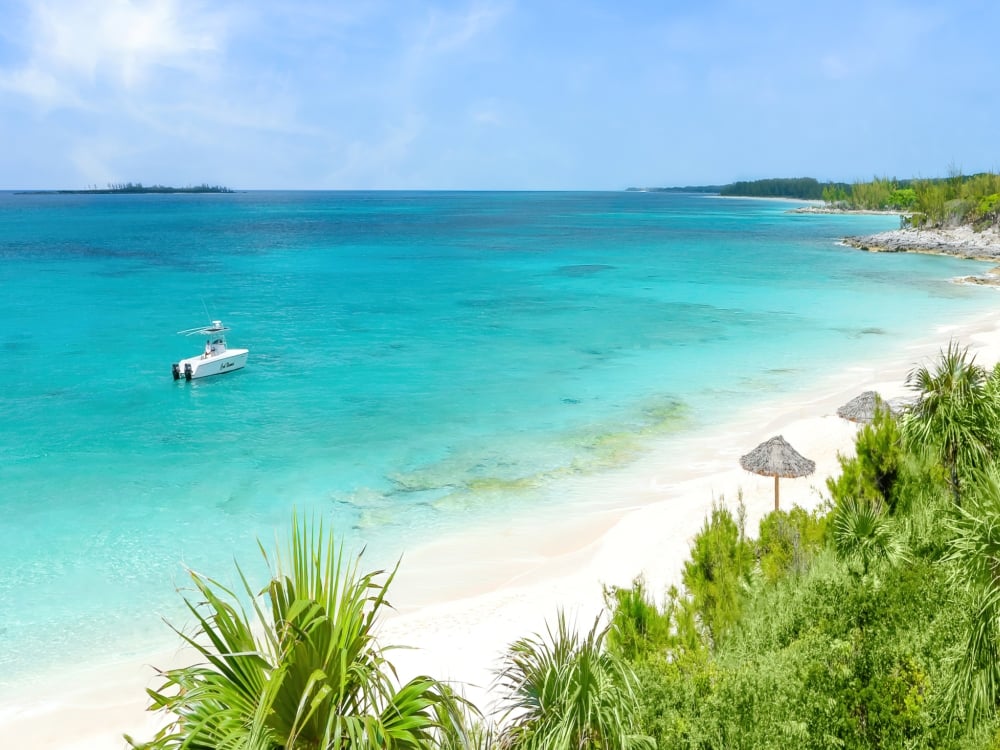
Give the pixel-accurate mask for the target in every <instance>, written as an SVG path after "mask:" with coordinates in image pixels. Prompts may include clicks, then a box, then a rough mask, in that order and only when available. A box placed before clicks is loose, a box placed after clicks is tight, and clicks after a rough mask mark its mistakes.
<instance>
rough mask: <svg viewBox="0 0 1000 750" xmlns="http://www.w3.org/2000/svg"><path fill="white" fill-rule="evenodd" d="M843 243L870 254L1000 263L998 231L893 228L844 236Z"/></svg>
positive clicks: (955, 228)
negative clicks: (921, 255) (921, 254)
mask: <svg viewBox="0 0 1000 750" xmlns="http://www.w3.org/2000/svg"><path fill="white" fill-rule="evenodd" d="M844 244H846V245H850V246H851V247H856V248H858V249H859V250H865V251H867V252H871V253H929V254H933V255H952V256H955V257H957V258H969V259H972V260H1000V231H998V230H997V229H996V228H995V227H994V228H991V229H985V230H983V231H981V232H977V231H975V230H974V229H973V228H972V227H971V226H959V227H947V228H943V229H894V230H892V231H890V232H879V233H878V234H870V235H866V236H862V237H845V238H844Z"/></svg>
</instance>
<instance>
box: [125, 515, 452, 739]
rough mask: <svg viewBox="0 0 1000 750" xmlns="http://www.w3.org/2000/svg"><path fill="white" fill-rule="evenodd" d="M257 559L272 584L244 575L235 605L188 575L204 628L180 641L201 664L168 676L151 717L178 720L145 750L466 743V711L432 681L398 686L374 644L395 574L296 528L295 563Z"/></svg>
mask: <svg viewBox="0 0 1000 750" xmlns="http://www.w3.org/2000/svg"><path fill="white" fill-rule="evenodd" d="M261 552H262V554H263V557H264V560H265V562H266V564H267V566H268V569H269V570H270V571H271V580H270V582H269V583H268V585H267V587H266V588H265V589H264V590H263V591H261V592H259V593H257V592H256V591H255V590H254V589H253V587H252V586H251V585H250V583H249V581H248V580H247V578H246V576H244V574H243V571H242V570H241V569H240V568H239V567H238V566H237V572H238V575H239V580H240V582H241V587H242V590H241V592H240V594H239V595H237V594H236V593H235V592H233V591H231V590H229V589H227V588H226V587H224V586H222V585H221V584H219V583H218V582H217V581H214V580H212V579H209V578H206V577H203V576H201V575H199V574H198V573H194V572H192V573H191V578H192V581H193V582H194V585H195V589H196V590H197V592H198V594H199V599H200V601H199V603H198V604H194V603H192V602H191V601H190V600H188V599H186V600H185V601H186V604H187V607H188V610H189V611H190V612H191V614H192V615H193V617H194V619H195V622H196V624H197V629H196V632H195V633H194V634H193V635H186V634H184V633H180V635H181V637H182V638H183V639H184V640H185V641H186V642H187V643H188V644H189V645H190V646H192V647H193V648H194V649H195V651H196V652H197V653H198V654H200V656H201V657H202V659H203V660H204V663H203V664H200V665H196V666H192V667H187V668H182V669H176V670H170V671H167V672H163V673H162V676H163V678H164V682H163V685H162V686H161V687H160V689H158V690H152V691H150V696H151V697H152V699H153V705H152V708H153V709H162V710H164V711H166V712H167V713H168V715H169V716H170V717H171V720H170V722H169V723H168V725H167V726H166V727H165V728H164V729H163V730H162V731H161V732H160V733H159V734H158V735H157V736H156V738H155V739H154V740H153V741H152V742H150V743H148V744H146V745H138V746H139V747H148V748H157V749H160V748H162V749H163V750H166V749H168V748H170V749H173V748H177V749H180V748H191V749H192V750H201V748H206V749H207V748H213V749H216V750H218V749H219V748H244V749H247V750H258V749H259V750H278V749H279V748H280V749H281V750H292V749H293V748H295V749H296V750H314V749H315V750H320V749H322V750H339V749H340V748H365V747H371V748H399V749H400V750H411V749H412V750H417V749H418V748H430V747H434V746H436V740H437V737H438V736H439V735H440V734H441V733H442V732H446V733H449V734H450V736H461V735H462V733H463V731H464V730H463V724H464V714H465V712H466V710H467V709H468V708H469V706H468V704H466V703H465V702H464V701H462V700H461V699H459V698H457V697H456V696H455V694H454V693H453V692H452V691H451V690H449V689H448V688H447V686H445V685H443V684H442V683H440V682H438V681H436V680H433V679H431V678H430V677H426V676H419V677H415V678H413V679H412V680H410V681H409V682H407V683H406V684H404V685H399V686H398V678H397V675H396V672H395V669H394V668H393V666H392V664H391V663H390V662H389V661H388V659H387V658H386V653H387V651H388V647H382V646H381V645H380V644H378V643H377V642H376V640H375V636H374V631H375V626H376V624H377V621H378V617H379V614H380V612H381V610H382V609H383V608H384V607H385V606H388V604H387V602H386V599H385V596H386V591H387V588H388V586H389V584H390V583H391V582H392V580H393V578H394V576H395V572H396V571H395V570H392V571H390V572H389V573H385V572H384V571H375V572H371V573H361V572H360V571H359V562H360V556H359V557H358V558H356V559H354V560H353V561H350V562H348V561H345V558H344V554H343V547H342V546H338V545H337V544H336V543H335V541H334V538H333V535H332V534H327V533H325V532H324V529H323V526H322V523H320V524H312V525H311V524H308V523H306V522H301V523H300V522H298V520H297V519H296V520H293V525H292V534H291V541H290V544H289V546H288V551H287V553H285V554H282V552H281V551H280V549H279V550H278V551H277V552H276V553H275V555H274V556H273V558H272V556H270V555H269V554H268V553H267V551H266V550H265V549H264V548H263V546H261ZM243 600H245V601H249V602H251V609H250V610H247V609H246V608H244V606H243V605H242V604H241V603H240V602H241V601H243ZM178 632H179V631H178ZM130 741H131V740H130ZM133 745H135V743H133Z"/></svg>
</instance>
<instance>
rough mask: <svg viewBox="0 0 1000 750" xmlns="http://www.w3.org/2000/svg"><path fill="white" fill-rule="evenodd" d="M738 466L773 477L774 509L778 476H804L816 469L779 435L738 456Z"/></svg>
mask: <svg viewBox="0 0 1000 750" xmlns="http://www.w3.org/2000/svg"><path fill="white" fill-rule="evenodd" d="M740 466H742V467H743V468H744V469H746V470H747V471H752V472H753V473H754V474H761V475H762V476H765V477H774V509H775V510H777V509H778V477H788V478H789V479H791V478H794V477H804V476H806V475H807V474H812V473H813V472H814V471H816V462H815V461H810V460H809V459H808V458H804V457H803V456H801V455H800V454H799V452H798V451H797V450H795V449H794V448H793V447H792V446H790V445H789V444H788V442H787V441H786V440H785V439H784V438H783V437H781V435H776V436H774V437H773V438H771V439H770V440H768V441H766V442H764V443H761V444H760V445H758V446H757V447H756V448H754V449H753V450H752V451H750V452H749V453H747V454H746V455H745V456H740Z"/></svg>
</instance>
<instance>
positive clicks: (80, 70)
mask: <svg viewBox="0 0 1000 750" xmlns="http://www.w3.org/2000/svg"><path fill="white" fill-rule="evenodd" d="M28 9H29V22H28V24H27V26H26V28H25V29H24V30H23V33H22V34H21V36H22V37H23V38H24V39H25V42H24V44H23V46H24V47H25V48H26V49H27V50H28V55H27V59H26V60H24V61H23V63H22V64H21V66H20V67H18V68H14V69H8V70H7V71H0V87H3V88H6V89H7V90H10V91H15V92H18V93H23V94H27V95H29V96H31V97H32V98H34V99H36V100H38V101H39V102H40V103H42V104H45V105H47V106H54V105H56V104H61V105H63V106H76V105H78V104H79V101H80V99H81V98H82V97H81V94H80V92H81V91H83V90H86V89H88V88H90V87H94V86H99V85H107V86H110V87H113V88H117V89H123V90H126V91H128V90H133V89H135V88H137V87H139V86H140V85H141V84H142V83H144V82H145V80H146V79H147V77H148V75H149V74H150V72H151V71H152V70H153V69H154V68H158V67H161V68H170V69H174V70H186V71H200V72H203V70H204V66H205V64H206V62H207V61H208V60H209V59H210V58H211V57H212V56H213V55H214V54H216V53H217V52H219V51H220V49H221V47H222V45H223V42H224V36H225V27H226V22H225V18H224V16H223V15H221V14H219V13H218V12H216V11H214V10H212V11H206V10H205V9H204V8H203V7H201V6H200V5H198V4H197V3H195V2H192V1H191V0H37V1H36V2H32V3H31V4H30V5H29V8H28ZM36 86H37V88H36Z"/></svg>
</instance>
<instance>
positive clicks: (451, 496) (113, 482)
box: [0, 192, 995, 687]
mask: <svg viewBox="0 0 1000 750" xmlns="http://www.w3.org/2000/svg"><path fill="white" fill-rule="evenodd" d="M789 207H790V206H789V205H788V204H784V203H780V202H773V201H755V200H724V199H719V198H717V197H712V196H700V195H679V194H657V193H339V192H337V193H313V192H306V193H295V192H289V193H278V192H260V193H257V192H251V193H237V194H230V195H187V196H185V195H173V196H165V195H141V196H86V195H15V194H0V285H2V289H3V294H2V295H0V352H2V360H0V362H2V367H0V371H2V374H3V379H4V381H5V382H4V388H3V395H2V396H0V438H2V439H0V687H2V686H4V685H7V686H10V685H12V684H15V683H17V681H18V680H21V679H23V678H24V677H25V675H26V674H27V671H28V669H31V670H32V671H33V672H35V673H36V674H37V673H40V672H44V671H45V670H47V669H50V668H51V669H55V668H56V667H57V666H58V665H59V664H61V663H67V662H68V663H83V662H87V661H91V660H93V661H100V660H102V659H106V658H110V657H113V656H115V655H122V654H127V653H130V652H133V651H134V652H136V653H140V652H142V650H143V648H148V647H149V645H150V643H152V642H153V641H157V639H158V640H159V641H161V642H163V643H173V642H174V637H173V636H172V634H171V633H170V632H169V631H168V630H167V628H166V626H165V625H163V624H162V622H161V621H160V616H161V615H166V616H168V617H170V618H171V619H173V620H177V621H179V622H181V623H183V622H184V619H183V617H182V616H181V612H180V607H179V603H180V600H179V598H178V596H177V594H176V592H175V586H176V585H178V584H182V583H183V582H184V573H183V566H185V565H187V566H190V567H193V568H196V569H199V570H203V571H205V572H209V573H218V574H219V575H222V574H223V573H228V572H229V571H231V570H232V560H233V558H234V557H236V558H238V559H240V560H241V561H250V562H253V561H254V560H255V559H256V556H257V551H256V547H255V542H254V540H255V538H256V537H258V536H260V537H263V538H264V539H265V540H271V539H272V538H273V536H274V533H275V529H285V528H287V525H288V520H289V518H290V515H291V510H292V508H293V506H294V507H297V508H298V509H300V510H301V511H303V512H307V513H311V512H314V511H319V512H321V513H322V514H323V515H324V516H325V517H327V518H330V519H331V520H332V521H333V523H334V525H335V527H336V528H337V529H338V530H339V532H340V533H341V534H342V535H343V536H344V537H345V539H346V540H347V541H348V543H349V544H350V545H351V546H353V547H360V546H361V545H367V546H368V552H367V554H368V555H370V556H371V557H372V558H373V559H374V560H378V561H383V560H386V561H391V560H394V559H395V558H396V557H398V556H399V555H400V554H401V553H403V552H405V550H407V549H409V548H412V547H413V546H414V545H416V544H419V543H420V542H423V541H427V540H430V539H434V538H436V537H437V536H439V535H441V534H443V533H446V532H448V531H454V530H460V529H462V528H463V527H466V526H469V525H473V524H481V523H484V522H485V521H487V520H488V519H489V517H490V515H491V514H498V513H503V514H508V513H529V512H531V511H532V509H533V508H538V507H540V504H546V505H547V506H552V505H554V504H557V503H560V502H567V501H566V499H565V498H560V497H558V495H557V494H555V493H550V494H547V493H546V488H547V487H549V486H551V484H552V482H553V481H554V480H555V479H557V478H559V477H566V476H576V475H579V474H585V473H588V472H596V471H600V470H602V469H604V468H607V467H615V466H620V465H622V464H623V463H624V462H627V461H628V460H629V459H630V458H632V457H634V456H635V455H636V450H637V449H638V448H641V446H642V445H643V444H644V442H648V441H650V440H654V439H658V438H660V437H662V436H664V435H672V434H680V433H683V431H696V430H699V429H705V428H707V427H710V426H711V425H713V424H717V423H718V422H719V420H721V419H722V418H723V417H724V415H725V414H727V413H731V412H732V411H733V410H738V409H740V408H745V407H746V406H747V405H751V404H753V403H755V402H760V401H761V400H763V399H770V398H774V397H775V396H776V395H778V394H781V393H782V392H785V391H789V390H794V389H796V388H801V387H802V386H803V385H804V384H805V383H807V382H809V381H810V380H815V379H816V378H817V377H818V376H819V375H821V374H822V373H823V372H827V371H832V370H839V369H843V368H844V367H845V366H846V364H849V363H851V362H858V361H861V360H864V359H865V358H866V357H870V356H873V355H875V354H881V353H884V352H885V351H886V349H887V348H891V347H892V346H895V345H898V344H899V343H900V342H903V341H906V340H908V339H914V338H917V337H922V336H926V335H927V334H928V333H929V332H930V331H931V330H932V329H933V326H934V324H935V323H938V322H941V321H946V320H961V319H962V318H963V317H968V316H971V315H973V314H974V313H976V312H977V311H982V310H985V308H986V307H987V306H989V305H991V304H993V300H994V299H995V298H994V297H993V296H992V294H993V293H992V291H991V290H984V289H982V288H975V287H967V286H960V285H956V284H952V283H950V282H949V281H948V280H949V278H951V277H953V276H956V275H963V274H968V273H976V272H980V271H981V269H982V265H981V264H977V263H972V262H968V261H958V260H952V259H945V258H937V257H927V256H904V255H869V254H866V253H860V252H857V251H854V250H850V249H847V248H844V247H842V246H839V245H837V244H836V240H837V239H838V238H839V237H842V236H844V235H847V234H858V233H866V232H873V231H879V230H883V229H890V228H894V227H895V226H896V224H897V220H896V219H895V218H893V217H885V216H812V215H810V216H803V215H792V214H788V213H787V212H786V211H787V209H788V208H789ZM213 318H221V319H222V320H223V321H224V322H225V323H226V324H227V325H229V326H231V328H232V332H231V333H230V345H231V346H245V347H248V348H249V349H250V351H251V354H250V359H249V363H248V366H247V367H246V368H245V369H244V370H242V371H240V372H237V373H234V374H230V375H226V376H224V377H218V378H209V379H206V380H201V381H196V382H192V383H184V382H183V381H182V382H180V383H175V382H174V381H173V380H172V378H171V374H170V365H171V363H172V362H174V361H177V360H178V359H180V358H182V357H185V356H190V355H193V354H196V353H198V352H199V351H200V349H201V346H202V344H203V342H201V341H200V340H199V339H190V338H184V337H182V336H178V335H176V333H175V332H176V331H178V330H180V329H185V328H190V327H192V326H197V325H201V324H203V323H207V322H208V321H209V320H210V319H213Z"/></svg>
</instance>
